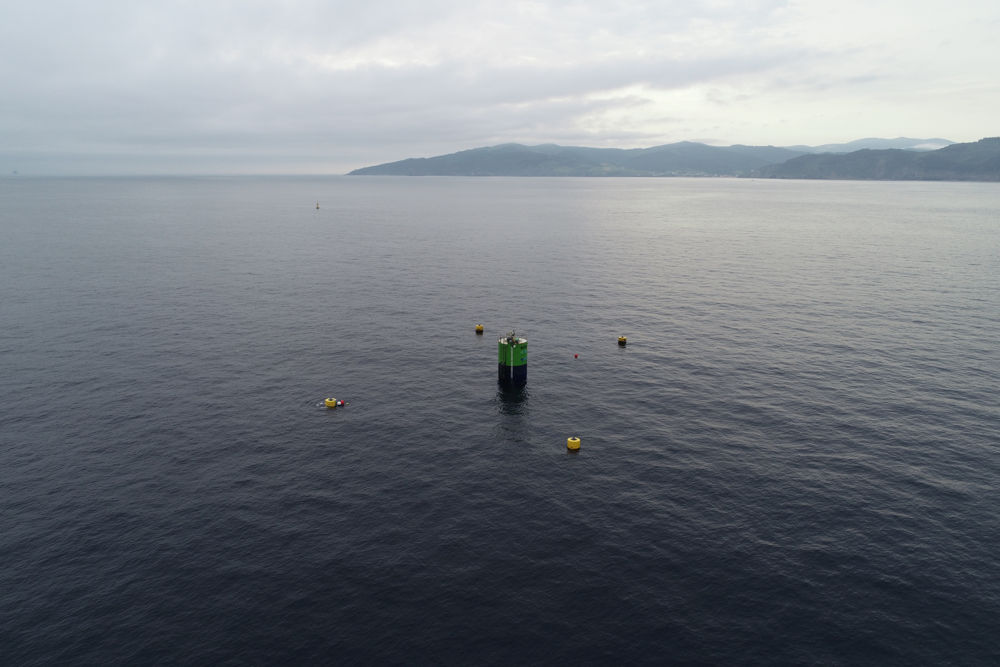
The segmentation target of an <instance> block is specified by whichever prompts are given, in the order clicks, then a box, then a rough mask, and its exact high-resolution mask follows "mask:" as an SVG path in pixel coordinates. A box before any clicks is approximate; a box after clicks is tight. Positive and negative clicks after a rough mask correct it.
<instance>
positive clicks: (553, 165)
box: [349, 137, 1000, 181]
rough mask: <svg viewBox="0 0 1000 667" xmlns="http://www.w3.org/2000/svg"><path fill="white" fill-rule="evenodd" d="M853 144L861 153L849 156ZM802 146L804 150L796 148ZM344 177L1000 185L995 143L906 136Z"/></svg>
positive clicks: (662, 148)
mask: <svg viewBox="0 0 1000 667" xmlns="http://www.w3.org/2000/svg"><path fill="white" fill-rule="evenodd" d="M942 143H946V144H947V145H945V146H943V147H941V148H937V149H933V150H928V149H927V148H926V147H927V146H933V145H940V144H942ZM855 146H866V147H865V148H861V149H860V150H848V149H850V148H853V147H855ZM870 146H891V147H889V148H871V147H870ZM899 146H909V148H899ZM803 148H808V149H809V150H801V149H803ZM349 175H352V176H363V175H405V176H744V177H745V176H753V177H760V178H813V179H860V180H870V179H881V180H900V179H902V180H980V181H997V180H1000V138H985V139H982V140H980V141H978V142H971V143H953V142H950V141H948V140H946V139H912V138H906V137H899V138H896V139H875V138H869V139H859V140H856V141H853V142H849V143H847V144H825V145H823V146H818V147H781V146H748V145H743V144H734V145H732V146H709V145H707V144H702V143H698V142H692V141H681V142H676V143H672V144H663V145H659V146H651V147H648V148H593V147H584V146H561V145H558V144H551V143H549V144H539V145H534V146H527V145H524V144H518V143H505V144H498V145H495V146H483V147H478V148H470V149H467V150H463V151H458V152H456V153H449V154H446V155H438V156H434V157H428V158H407V159H404V160H399V161H396V162H388V163H384V164H380V165H373V166H370V167H363V168H360V169H355V170H354V171H352V172H350V174H349Z"/></svg>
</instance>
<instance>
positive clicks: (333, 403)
mask: <svg viewBox="0 0 1000 667" xmlns="http://www.w3.org/2000/svg"><path fill="white" fill-rule="evenodd" d="M323 403H325V404H326V407H328V408H335V407H337V406H338V405H343V403H344V402H343V401H338V400H337V399H335V398H328V399H326V400H325V401H323Z"/></svg>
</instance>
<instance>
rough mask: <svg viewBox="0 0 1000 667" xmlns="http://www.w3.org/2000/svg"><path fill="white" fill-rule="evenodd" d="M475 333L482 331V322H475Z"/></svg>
mask: <svg viewBox="0 0 1000 667" xmlns="http://www.w3.org/2000/svg"><path fill="white" fill-rule="evenodd" d="M476 333H477V334H481V333H483V325H482V324H477V325H476Z"/></svg>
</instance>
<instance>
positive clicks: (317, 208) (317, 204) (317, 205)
mask: <svg viewBox="0 0 1000 667" xmlns="http://www.w3.org/2000/svg"><path fill="white" fill-rule="evenodd" d="M316 210H317V211H318V210H319V202H316Z"/></svg>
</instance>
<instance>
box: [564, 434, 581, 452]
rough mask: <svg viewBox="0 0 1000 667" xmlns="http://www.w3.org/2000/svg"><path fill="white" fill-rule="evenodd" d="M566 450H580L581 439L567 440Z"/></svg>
mask: <svg viewBox="0 0 1000 667" xmlns="http://www.w3.org/2000/svg"><path fill="white" fill-rule="evenodd" d="M566 449H571V450H573V451H576V450H578V449H580V438H577V437H572V438H566Z"/></svg>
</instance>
